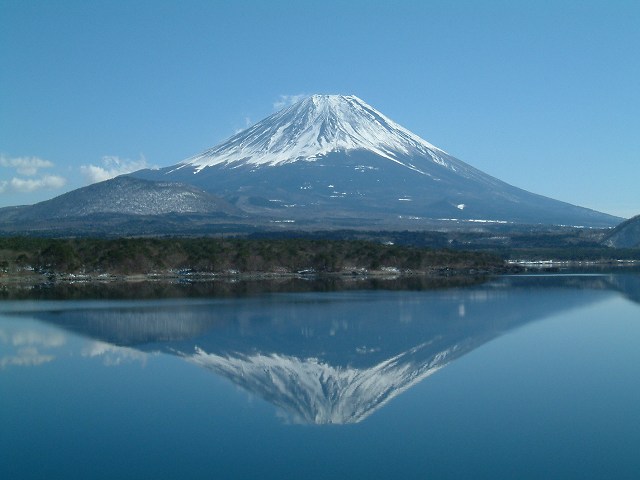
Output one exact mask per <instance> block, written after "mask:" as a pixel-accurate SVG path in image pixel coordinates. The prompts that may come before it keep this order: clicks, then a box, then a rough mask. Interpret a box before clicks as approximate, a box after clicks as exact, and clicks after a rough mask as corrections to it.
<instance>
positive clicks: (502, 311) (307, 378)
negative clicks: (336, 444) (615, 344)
mask: <svg viewBox="0 0 640 480" xmlns="http://www.w3.org/2000/svg"><path fill="white" fill-rule="evenodd" d="M285 283H286V282H283V283H282V284H280V286H283V284H285ZM352 285H353V286H354V288H357V287H356V285H358V286H361V285H362V284H357V283H354V284H352ZM400 285H401V283H399V282H398V283H395V284H394V286H396V287H399V286H400ZM194 286H197V285H194ZM277 286H278V284H276V287H277ZM413 286H414V287H416V288H415V290H407V289H406V288H407V287H406V285H405V286H404V289H403V291H398V290H396V291H393V290H392V289H389V290H387V291H379V290H378V291H375V290H366V291H365V290H360V289H359V291H349V290H344V289H342V288H336V285H335V284H330V285H325V286H324V288H325V289H324V290H323V291H322V292H323V293H316V292H317V290H316V291H313V289H312V288H311V285H310V284H308V283H305V282H303V283H302V287H305V288H308V289H309V291H304V290H303V291H301V292H298V293H293V294H282V295H249V296H246V297H243V298H228V297H234V296H236V297H237V295H238V294H239V293H242V292H247V291H248V292H250V293H255V292H254V291H252V290H251V286H250V285H244V286H242V287H241V290H240V291H234V290H233V287H235V285H234V284H230V285H228V287H230V288H231V290H224V293H225V295H222V296H221V297H220V298H214V299H201V300H197V301H189V300H184V301H180V300H167V301H161V302H143V303H140V304H137V303H136V302H124V303H120V302H106V303H105V302H99V306H96V307H95V308H92V307H91V305H92V302H86V303H85V302H82V303H81V304H76V307H75V309H65V307H64V305H65V303H66V302H62V303H61V304H57V302H56V303H55V304H50V305H56V306H55V307H54V308H53V309H50V310H49V311H42V312H31V313H29V315H30V316H34V317H36V318H38V319H40V320H43V321H45V322H46V323H48V324H53V325H56V326H58V327H62V328H64V329H65V330H69V331H73V332H75V333H78V334H81V335H83V336H86V337H89V338H91V339H94V340H98V341H100V342H105V343H108V344H110V345H114V346H126V347H130V348H133V349H136V350H137V351H140V352H143V353H145V352H149V353H150V352H163V353H167V354H171V355H177V356H179V357H182V358H184V359H186V360H187V361H189V362H191V363H194V364H196V365H198V366H200V367H202V368H205V369H208V370H210V371H212V372H214V373H216V374H217V375H220V376H223V377H225V378H227V379H229V380H231V381H232V382H234V383H235V384H237V385H239V386H242V387H243V388H244V389H246V390H248V391H250V392H252V393H254V394H256V395H259V396H261V397H262V398H264V399H265V400H267V401H269V402H271V403H273V404H274V405H277V406H278V407H280V408H281V409H282V410H283V411H285V412H288V414H289V415H290V416H291V418H292V419H293V420H295V421H300V422H304V423H353V422H359V421H361V420H363V419H364V418H366V417H367V416H368V415H370V414H371V413H373V412H374V411H375V410H377V409H378V408H380V407H381V406H383V405H384V404H386V402H388V401H389V400H390V399H392V398H393V397H395V396H397V395H398V394H400V393H402V392H403V391H405V390H406V389H408V388H410V387H411V386H412V385H415V384H416V383H417V382H419V381H421V380H422V379H424V378H426V377H428V376H429V375H431V374H432V373H434V372H435V371H437V370H438V369H440V368H442V367H443V366H445V365H447V364H448V363H450V362H451V361H453V360H455V359H457V358H459V357H460V356H462V355H465V354H466V353H468V352H470V351H472V350H474V349H475V348H477V347H478V346H480V345H482V344H484V343H486V342H488V341H490V340H492V339H494V338H497V337H499V336H500V335H502V334H504V333H505V332H507V331H510V330H512V329H514V328H517V327H519V326H522V325H525V324H527V323H529V322H532V321H535V320H539V319H542V318H546V317H548V316H550V315H553V314H556V313H560V312H563V311H567V310H570V309H573V308H579V307H583V306H587V305H589V304H591V303H593V302H597V301H599V300H601V299H604V298H608V297H607V295H606V291H607V290H616V291H620V292H622V293H623V294H624V295H625V296H626V297H627V298H631V299H635V301H637V299H638V293H639V291H640V277H638V276H633V275H588V276H584V275H583V276H513V277H501V278H497V279H493V280H491V281H489V282H487V283H484V284H481V285H472V286H466V287H464V288H449V289H443V288H441V289H439V290H424V289H423V288H422V287H424V284H422V283H414V284H413ZM162 288H171V286H167V285H164V286H162ZM271 288H273V286H272V287H271ZM332 288H333V290H332ZM175 291H178V290H175ZM275 291H277V289H276V290H275ZM287 291H288V290H287ZM151 292H153V293H157V292H158V290H151ZM44 304H47V302H45V303H44ZM44 304H43V305H44ZM72 304H73V302H72Z"/></svg>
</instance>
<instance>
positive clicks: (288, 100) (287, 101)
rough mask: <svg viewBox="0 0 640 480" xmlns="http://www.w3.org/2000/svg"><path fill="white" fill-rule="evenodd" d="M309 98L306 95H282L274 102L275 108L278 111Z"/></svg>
mask: <svg viewBox="0 0 640 480" xmlns="http://www.w3.org/2000/svg"><path fill="white" fill-rule="evenodd" d="M308 96H309V95H307V94H306V93H299V94H297V95H280V97H279V98H278V100H276V101H275V102H273V108H274V109H276V110H280V109H281V108H284V107H288V106H289V105H293V104H294V103H297V102H299V101H300V100H302V99H303V98H306V97H308Z"/></svg>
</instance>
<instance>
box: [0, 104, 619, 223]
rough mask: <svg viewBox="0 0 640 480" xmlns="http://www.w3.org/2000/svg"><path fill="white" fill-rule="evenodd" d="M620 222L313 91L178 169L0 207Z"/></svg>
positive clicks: (151, 219) (6, 213)
mask: <svg viewBox="0 0 640 480" xmlns="http://www.w3.org/2000/svg"><path fill="white" fill-rule="evenodd" d="M622 220H623V219H621V218H618V217H614V216H611V215H607V214H605V213H600V212H597V211H594V210H589V209H587V208H582V207H578V206H575V205H571V204H568V203H565V202H561V201H558V200H553V199H551V198H547V197H543V196H541V195H536V194H534V193H530V192H527V191H525V190H522V189H520V188H517V187H514V186H512V185H509V184H507V183H505V182H503V181H501V180H498V179H497V178H494V177H492V176H490V175H487V174H486V173H483V172H481V171H480V170H478V169H476V168H474V167H472V166H470V165H468V164H466V163H464V162H462V161H461V160H458V159H457V158H454V157H453V156H451V155H449V154H448V153H447V152H445V151H444V150H442V149H440V148H438V147H436V146H434V145H432V144H431V143H429V142H427V141H425V140H423V139H422V138H420V137H419V136H417V135H415V134H414V133H411V132H410V131H409V130H407V129H406V128H404V127H402V126H400V125H398V124H397V123H395V122H394V121H392V120H391V119H389V118H388V117H386V116H385V115H383V114H382V113H380V112H379V111H377V110H376V109H374V108H373V107H371V106H370V105H368V104H367V103H365V102H364V101H362V100H361V99H359V98H358V97H355V96H343V95H313V96H311V97H308V98H306V99H304V100H301V101H300V102H298V103H296V104H294V105H291V106H289V107H287V108H285V109H283V110H281V111H279V112H277V113H275V114H273V115H271V116H269V117H267V118H265V119H264V120H262V121H260V122H258V123H256V124H255V125H254V126H252V127H250V128H248V129H246V130H244V131H242V132H240V133H238V134H236V135H234V136H233V137H231V138H229V139H228V140H227V141H225V142H223V143H221V144H220V145H217V146H215V147H213V148H210V149H209V150H206V151H204V152H202V153H200V154H198V155H196V156H194V157H191V158H188V159H187V160H184V161H182V162H180V163H177V164H175V165H173V166H169V167H165V168H161V169H157V170H140V171H138V172H134V173H131V174H128V175H124V176H120V177H116V178H114V179H111V180H107V181H105V182H101V183H96V184H93V185H89V186H87V187H83V188H79V189H77V190H73V191H71V192H68V193H66V194H64V195H60V196H59V197H56V198H53V199H51V200H47V201H44V202H40V203H38V204H35V205H30V206H18V207H6V208H2V209H0V232H2V233H5V234H6V233H11V234H20V233H24V232H25V231H31V232H53V233H56V234H58V233H60V232H64V233H65V234H87V233H92V234H103V233H108V234H113V233H114V232H115V233H116V234H136V235H138V234H144V235H147V234H173V233H191V234H194V233H197V234H200V233H211V232H218V231H228V232H251V231H256V230H272V229H282V228H293V229H296V230H307V231H314V230H325V229H366V230H395V231H400V230H428V229H436V228H437V229H449V230H469V229H474V230H476V229H478V228H479V227H482V228H483V229H484V228H485V227H489V228H494V227H492V225H494V226H495V225H497V226H498V228H500V229H503V228H512V227H510V226H513V228H515V229H518V228H519V227H520V226H524V227H525V228H527V229H528V228H530V227H531V226H532V225H533V226H541V227H548V226H584V227H594V228H606V227H613V226H615V225H617V224H619V223H620V222H621V221H622Z"/></svg>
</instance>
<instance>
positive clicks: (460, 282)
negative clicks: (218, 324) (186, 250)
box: [0, 275, 487, 300]
mask: <svg viewBox="0 0 640 480" xmlns="http://www.w3.org/2000/svg"><path fill="white" fill-rule="evenodd" d="M486 279H487V278H486V277H476V276H469V275H467V276H451V277H448V276H442V277H428V276H424V275H415V276H411V275H406V276H395V277H394V276H388V277H387V276H380V277H367V276H364V275H354V276H342V275H340V276H328V277H323V278H316V277H312V276H310V277H308V278H304V277H294V278H291V277H282V278H275V279H274V278H268V279H251V280H246V279H242V280H240V279H235V278H221V279H216V280H203V281H199V280H196V281H192V280H189V279H188V278H185V279H182V280H181V281H165V280H144V281H136V282H116V281H114V282H56V283H54V282H52V283H44V284H38V285H28V286H27V285H24V286H20V285H13V286H11V287H9V286H6V287H5V288H0V299H4V300H85V299H114V300H115V299H122V300H124V299H129V300H144V299H159V298H206V297H212V298H213V297H241V296H245V295H259V294H263V293H285V292H335V291H341V290H433V289H442V288H452V287H463V286H468V285H477V284H480V283H483V282H485V281H486Z"/></svg>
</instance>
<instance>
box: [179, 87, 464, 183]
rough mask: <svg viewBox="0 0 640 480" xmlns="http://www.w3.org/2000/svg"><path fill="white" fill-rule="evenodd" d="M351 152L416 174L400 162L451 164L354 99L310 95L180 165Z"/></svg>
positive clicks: (259, 162) (440, 152) (267, 160)
mask: <svg viewBox="0 0 640 480" xmlns="http://www.w3.org/2000/svg"><path fill="white" fill-rule="evenodd" d="M351 150H368V151H370V152H373V153H375V154H377V155H379V156H381V157H384V158H386V159H388V160H391V161H393V162H397V163H399V164H401V165H404V166H406V167H408V168H411V169H413V170H416V171H419V172H421V169H420V168H419V167H417V166H415V165H413V164H411V163H408V162H406V161H403V160H406V158H407V157H413V156H416V155H420V156H424V155H427V156H428V157H430V158H431V159H432V160H433V161H434V162H435V163H438V164H440V165H442V166H445V167H450V168H452V167H454V166H453V165H450V163H449V162H448V161H447V160H445V156H446V152H444V151H443V150H441V149H439V148H438V147H436V146H434V145H431V144H430V143H429V142H427V141H426V140H423V139H422V138H420V137H418V136H417V135H415V134H413V133H411V132H410V131H409V130H407V129H405V128H403V127H402V126H400V125H398V124H397V123H395V122H394V121H392V120H390V119H389V118H387V117H386V116H384V115H383V114H382V113H380V112H379V111H377V110H376V109H375V108H373V107H371V106H370V105H368V104H367V103H365V102H364V101H362V100H361V99H359V98H358V97H356V96H354V95H348V96H345V95H313V96H311V97H308V98H306V99H304V100H302V101H300V102H298V103H296V104H294V105H292V106H290V107H288V108H285V109H283V110H281V111H279V112H277V113H275V114H273V115H271V116H270V117H267V118H266V119H264V120H263V121H261V122H259V123H257V124H256V125H254V126H253V127H250V128H248V129H247V130H244V131H243V132H240V133H238V134H237V135H235V136H233V137H231V138H230V139H229V140H228V141H226V142H224V143H222V144H221V145H218V146H216V147H213V148H211V149H209V150H207V151H205V152H203V153H201V154H199V155H196V156H195V157H192V158H190V159H187V160H185V161H184V162H183V163H182V164H181V165H180V166H179V167H178V169H180V168H184V167H186V166H191V167H194V169H195V171H196V172H199V171H200V170H202V169H203V168H205V167H210V166H213V165H220V164H234V163H241V164H252V165H270V166H274V165H282V164H285V163H289V162H295V161H299V160H306V161H313V160H317V159H318V158H319V157H321V156H323V155H326V154H328V153H331V152H339V151H342V152H346V151H351ZM443 154H444V155H443ZM454 169H455V168H454Z"/></svg>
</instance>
